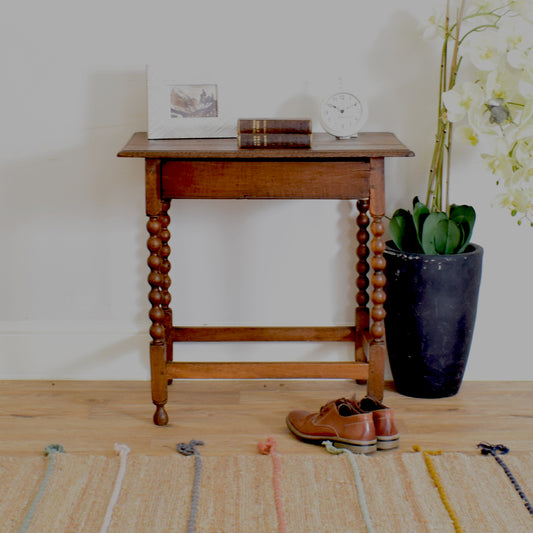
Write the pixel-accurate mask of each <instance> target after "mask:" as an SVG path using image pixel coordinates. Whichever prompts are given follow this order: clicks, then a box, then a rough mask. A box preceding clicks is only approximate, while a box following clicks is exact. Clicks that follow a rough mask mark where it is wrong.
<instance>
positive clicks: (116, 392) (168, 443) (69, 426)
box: [0, 380, 533, 455]
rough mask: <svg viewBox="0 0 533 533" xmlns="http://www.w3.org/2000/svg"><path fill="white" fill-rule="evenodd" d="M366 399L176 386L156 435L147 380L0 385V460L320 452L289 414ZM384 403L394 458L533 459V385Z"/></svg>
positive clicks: (294, 384) (332, 393)
mask: <svg viewBox="0 0 533 533" xmlns="http://www.w3.org/2000/svg"><path fill="white" fill-rule="evenodd" d="M364 391H365V388H364V387H363V386H362V385H356V384H354V383H353V382H352V381H348V380H315V381H313V380H287V381H270V380H269V381H264V380H245V381H232V380H228V381H226V380H221V381H217V380H214V381H205V380H199V381H196V380H186V381H178V380H175V381H174V383H173V384H172V385H171V386H170V388H169V402H168V404H167V411H168V414H169V418H170V422H169V425H168V426H166V427H157V426H154V425H153V423H152V414H153V406H152V403H151V395H150V383H149V382H134V381H117V382H115V381H0V455H27V454H35V453H40V452H41V451H42V450H43V449H44V447H45V446H46V445H47V444H50V443H61V444H63V446H64V447H65V449H66V451H68V452H70V453H80V454H81V453H83V454H87V453H89V454H103V455H113V454H114V452H113V445H114V443H116V442H119V443H125V444H128V446H129V447H130V448H131V450H132V452H133V453H136V454H148V455H166V454H172V453H174V452H175V449H176V444H177V443H178V442H188V441H189V440H191V439H198V440H202V441H204V442H205V446H204V447H203V448H202V454H203V455H229V454H245V455H246V454H255V453H257V451H256V450H257V443H258V442H259V441H261V440H264V439H265V438H266V437H268V436H272V437H274V438H275V439H276V441H277V443H278V449H279V450H280V452H282V453H323V450H322V448H321V447H320V446H317V445H312V444H307V443H303V442H300V441H299V440H297V439H296V438H294V437H293V436H292V434H291V433H290V432H289V431H288V430H287V428H286V425H285V416H286V415H287V413H288V412H289V411H290V410H292V409H307V410H310V411H316V410H318V409H319V408H320V406H321V405H323V404H324V403H325V402H326V401H328V400H330V399H334V398H338V397H342V396H349V395H351V394H353V392H356V393H357V395H358V396H359V397H361V396H362V395H363V394H364ZM385 403H386V404H387V405H388V406H390V407H392V408H394V409H395V415H396V420H397V423H398V426H399V428H400V434H401V446H400V448H399V449H398V450H397V451H400V452H402V451H411V450H412V449H413V446H414V445H417V446H420V447H422V448H423V449H428V450H443V451H461V452H465V453H477V450H476V444H477V443H478V442H480V441H488V442H491V443H504V444H506V445H507V446H509V447H510V448H511V450H512V452H515V453H521V452H528V451H533V382H465V383H464V384H463V387H462V389H461V391H460V392H459V394H457V395H456V396H454V397H452V398H444V399H437V400H426V399H415V398H408V397H405V396H401V395H400V394H398V393H396V392H395V391H394V390H393V388H392V386H390V385H389V386H388V387H387V388H386V392H385ZM379 453H394V452H379Z"/></svg>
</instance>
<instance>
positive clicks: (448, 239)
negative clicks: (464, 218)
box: [435, 218, 461, 254]
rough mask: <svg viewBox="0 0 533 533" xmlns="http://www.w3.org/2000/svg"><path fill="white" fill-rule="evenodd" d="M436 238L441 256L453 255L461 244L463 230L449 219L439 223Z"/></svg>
mask: <svg viewBox="0 0 533 533" xmlns="http://www.w3.org/2000/svg"><path fill="white" fill-rule="evenodd" d="M435 237H436V249H437V252H438V253H439V254H453V253H455V251H456V250H457V248H459V246H460V244H461V230H460V229H459V226H458V225H457V224H456V223H455V222H454V221H453V220H449V219H448V218H446V219H445V220H441V221H439V223H438V224H437V232H436V236H435Z"/></svg>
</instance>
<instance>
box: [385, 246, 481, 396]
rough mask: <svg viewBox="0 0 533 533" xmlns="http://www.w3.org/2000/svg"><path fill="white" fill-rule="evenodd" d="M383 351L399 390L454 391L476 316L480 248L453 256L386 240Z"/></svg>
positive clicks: (449, 393)
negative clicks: (401, 248) (415, 250)
mask: <svg viewBox="0 0 533 533" xmlns="http://www.w3.org/2000/svg"><path fill="white" fill-rule="evenodd" d="M384 255H385V258H386V260H387V267H386V275H387V301H386V303H385V309H386V311H387V317H386V318H385V326H386V339H387V349H388V352H389V361H390V366H391V371H392V375H393V378H394V385H395V387H396V390H397V391H398V392H399V393H400V394H404V395H406V396H413V397H417V398H444V397H447V396H453V395H454V394H456V393H457V392H458V391H459V388H460V387H461V383H462V380H463V376H464V371H465V367H466V363H467V360H468V355H469V353H470V346H471V344H472V336H473V333H474V324H475V320H476V312H477V302H478V294H479V286H480V283H481V268H482V259H483V248H482V247H481V246H479V245H477V244H470V245H469V246H468V247H467V249H466V250H465V252H464V253H462V254H457V255H423V254H410V253H405V252H401V251H399V250H398V249H397V248H396V246H395V245H394V243H393V242H392V241H390V242H387V248H386V250H385V254H384Z"/></svg>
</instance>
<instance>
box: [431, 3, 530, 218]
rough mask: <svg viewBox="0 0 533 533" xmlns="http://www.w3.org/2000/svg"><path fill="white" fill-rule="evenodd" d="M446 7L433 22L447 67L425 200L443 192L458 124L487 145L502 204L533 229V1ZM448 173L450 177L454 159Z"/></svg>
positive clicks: (474, 141)
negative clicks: (465, 66)
mask: <svg viewBox="0 0 533 533" xmlns="http://www.w3.org/2000/svg"><path fill="white" fill-rule="evenodd" d="M457 4H458V5H457ZM446 6H447V7H446V11H445V13H448V14H449V17H448V19H447V21H446V17H445V16H444V15H443V16H442V17H438V16H437V15H434V16H433V17H432V19H431V20H432V24H433V27H434V28H438V30H439V32H440V35H441V36H442V37H443V54H442V65H443V66H442V67H441V84H440V87H441V92H440V99H439V102H440V103H439V105H440V106H441V109H440V119H439V126H438V131H437V142H436V147H435V153H434V156H433V163H432V168H431V172H430V180H429V186H428V198H427V200H428V202H427V203H429V202H430V200H431V198H435V197H439V195H440V194H441V191H442V190H443V189H444V187H443V185H442V175H443V161H444V154H445V153H447V154H448V157H449V154H450V152H451V150H450V148H451V144H452V139H451V131H452V127H451V124H457V129H456V130H455V131H456V133H458V134H459V136H460V139H461V140H463V141H465V142H467V143H469V144H471V145H473V146H476V145H483V146H484V148H483V153H482V158H483V160H484V161H485V163H486V165H487V169H488V170H489V171H490V172H491V173H492V174H494V176H495V177H496V181H497V183H498V185H499V186H500V188H501V190H502V193H501V194H500V195H499V199H498V205H500V206H503V207H506V208H507V209H509V210H510V211H511V213H512V214H513V216H515V215H519V221H521V220H522V219H524V218H526V219H528V220H529V221H530V223H531V224H532V226H533V0H511V1H507V2H506V1H505V0H470V1H469V2H468V1H467V0H459V2H456V1H454V2H450V0H447V4H446ZM463 64H466V65H469V66H468V67H467V68H464V69H463ZM460 67H461V68H462V69H463V70H462V71H461V74H463V72H465V73H466V74H467V79H462V77H461V76H460V75H459V68H460ZM468 78H469V79H468ZM485 145H486V146H485ZM446 170H447V173H448V178H447V179H449V170H450V164H449V161H448V162H447V169H446ZM439 179H440V180H441V182H440V183H439V181H438V180H439ZM446 188H447V187H446ZM432 201H433V204H437V203H438V204H439V205H442V200H441V199H440V198H439V199H438V202H435V200H434V199H433V200H432ZM446 205H448V200H446Z"/></svg>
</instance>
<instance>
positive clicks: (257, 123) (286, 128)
mask: <svg viewBox="0 0 533 533" xmlns="http://www.w3.org/2000/svg"><path fill="white" fill-rule="evenodd" d="M237 131H238V133H311V131H312V124H311V120H309V119H270V118H266V119H264V118H261V119H242V118H241V119H239V121H238V122H237Z"/></svg>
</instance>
